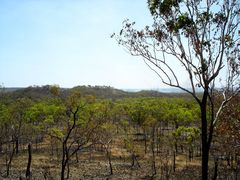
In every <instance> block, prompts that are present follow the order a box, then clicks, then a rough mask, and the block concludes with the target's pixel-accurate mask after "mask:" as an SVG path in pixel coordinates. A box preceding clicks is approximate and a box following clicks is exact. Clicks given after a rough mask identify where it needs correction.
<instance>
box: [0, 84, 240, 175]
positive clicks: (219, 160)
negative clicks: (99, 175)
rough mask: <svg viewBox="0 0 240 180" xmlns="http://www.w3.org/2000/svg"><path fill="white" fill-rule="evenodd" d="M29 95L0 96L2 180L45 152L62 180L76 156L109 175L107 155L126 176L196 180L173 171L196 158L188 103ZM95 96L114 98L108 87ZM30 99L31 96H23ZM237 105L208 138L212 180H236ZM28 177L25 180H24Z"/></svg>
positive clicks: (196, 135) (194, 114) (196, 120)
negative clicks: (120, 153)
mask: <svg viewBox="0 0 240 180" xmlns="http://www.w3.org/2000/svg"><path fill="white" fill-rule="evenodd" d="M33 89H34V88H30V89H23V90H20V91H17V92H16V91H15V92H1V102H0V159H4V160H5V166H4V168H2V170H1V173H2V174H1V176H2V177H9V176H10V175H11V166H12V162H13V159H14V158H15V157H17V156H18V155H19V154H21V153H27V148H26V147H27V145H28V146H30V147H31V149H32V152H30V153H33V157H34V153H46V152H47V155H49V156H55V157H56V158H57V160H58V161H57V163H58V164H59V167H60V170H59V172H60V174H59V176H60V177H61V179H62V180H63V179H68V178H69V177H70V174H71V171H70V170H71V166H72V165H73V161H76V162H78V158H79V157H81V153H82V152H83V151H84V150H85V151H88V150H89V151H90V149H94V150H95V151H97V150H99V149H101V150H102V151H104V152H105V154H106V157H107V161H108V164H109V174H113V173H114V171H113V165H112V148H114V147H118V148H120V149H125V150H126V151H127V152H128V154H129V157H128V158H129V160H130V162H131V167H132V168H141V163H142V159H144V161H146V160H147V161H149V162H150V167H151V168H150V169H151V171H150V172H149V176H151V177H154V176H157V175H159V172H160V177H161V178H162V179H167V178H177V177H181V176H186V175H187V174H188V173H189V172H190V173H192V171H194V172H196V173H197V174H195V176H196V177H197V176H198V177H200V169H199V168H198V166H196V167H193V166H190V169H191V171H189V172H185V171H182V170H183V169H184V168H183V167H182V165H181V167H180V166H179V164H178V163H177V157H179V156H180V155H181V156H183V155H184V157H185V158H184V160H185V161H186V162H191V161H193V160H196V162H198V161H197V160H198V159H199V157H200V156H201V143H200V136H201V134H200V129H199V127H200V110H199V108H198V106H197V104H196V103H195V102H194V101H193V100H192V99H191V98H189V97H188V96H186V97H174V96H171V97H143V98H141V97H125V98H103V97H101V96H100V97H101V98H97V97H96V96H93V95H90V94H87V93H86V92H84V93H82V91H81V88H80V89H79V87H78V88H73V89H69V90H68V91H65V90H63V89H60V88H58V87H56V86H47V87H41V88H38V89H37V91H36V89H35V91H33ZM100 89H101V91H103V89H106V90H111V91H114V89H112V88H110V87H105V88H100ZM29 91H30V92H32V94H31V93H30V94H26V92H29ZM238 100H239V97H238V98H236V99H235V100H234V101H233V102H232V103H231V104H230V105H229V107H228V110H226V111H225V112H226V113H224V114H222V115H221V121H220V122H221V123H219V125H218V126H217V130H216V134H214V143H213V145H212V150H211V162H212V166H211V167H212V173H210V175H211V176H212V177H217V176H219V177H221V176H222V177H230V176H231V177H239V162H240V154H239V152H240V151H239V149H240V134H239V128H240V125H239V124H240V123H239V117H240V105H239V103H238V102H239V101H238ZM209 116H210V115H209ZM117 141H118V142H120V145H119V144H117V143H116V142H117ZM31 155H32V154H31ZM119 158H121V157H119ZM184 165H186V167H187V166H188V163H186V164H185V163H184ZM26 167H27V164H26ZM194 168H195V169H194ZM226 168H227V170H228V171H226V170H224V169H226ZM26 169H28V171H29V168H26ZM31 176H32V175H31V173H27V172H26V178H27V179H31Z"/></svg>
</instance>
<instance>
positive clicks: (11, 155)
mask: <svg viewBox="0 0 240 180" xmlns="http://www.w3.org/2000/svg"><path fill="white" fill-rule="evenodd" d="M14 153H15V147H14V146H13V150H12V152H11V154H10V157H9V161H7V177H8V176H9V174H10V169H11V164H12V159H13V156H14Z"/></svg>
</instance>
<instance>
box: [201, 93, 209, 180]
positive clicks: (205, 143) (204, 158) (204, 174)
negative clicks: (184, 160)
mask: <svg viewBox="0 0 240 180" xmlns="http://www.w3.org/2000/svg"><path fill="white" fill-rule="evenodd" d="M206 107H207V92H206V91H205V92H204V94H203V98H202V104H201V125H202V127H201V128H202V180H207V179H208V158H209V146H208V132H207V110H206Z"/></svg>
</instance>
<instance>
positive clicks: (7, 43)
mask: <svg viewBox="0 0 240 180" xmlns="http://www.w3.org/2000/svg"><path fill="white" fill-rule="evenodd" d="M127 18H128V19H130V20H131V21H135V22H136V25H137V27H144V26H145V25H150V24H151V22H152V17H151V16H150V13H149V10H148V8H147V1H146V0H91V1H89V0H21V1H20V0H1V1H0V83H1V84H2V85H3V86H4V87H27V86H33V85H38V86H41V85H46V84H57V85H59V86H61V87H69V88H71V87H74V86H77V85H106V86H112V87H115V88H119V89H160V88H163V87H164V86H163V85H162V84H161V81H160V79H159V78H158V76H157V75H156V74H155V73H154V72H153V71H151V70H150V69H149V68H148V67H147V66H146V65H145V63H144V61H142V59H141V58H140V57H133V56H131V55H130V54H129V53H127V52H126V50H124V48H123V47H121V46H119V45H118V44H117V42H116V40H114V39H112V38H110V36H111V34H113V33H119V31H120V29H121V27H122V22H123V20H125V19H127Z"/></svg>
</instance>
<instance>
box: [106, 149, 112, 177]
mask: <svg viewBox="0 0 240 180" xmlns="http://www.w3.org/2000/svg"><path fill="white" fill-rule="evenodd" d="M107 157H108V164H109V168H110V175H112V174H113V169H112V160H111V152H110V151H109V149H107Z"/></svg>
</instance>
